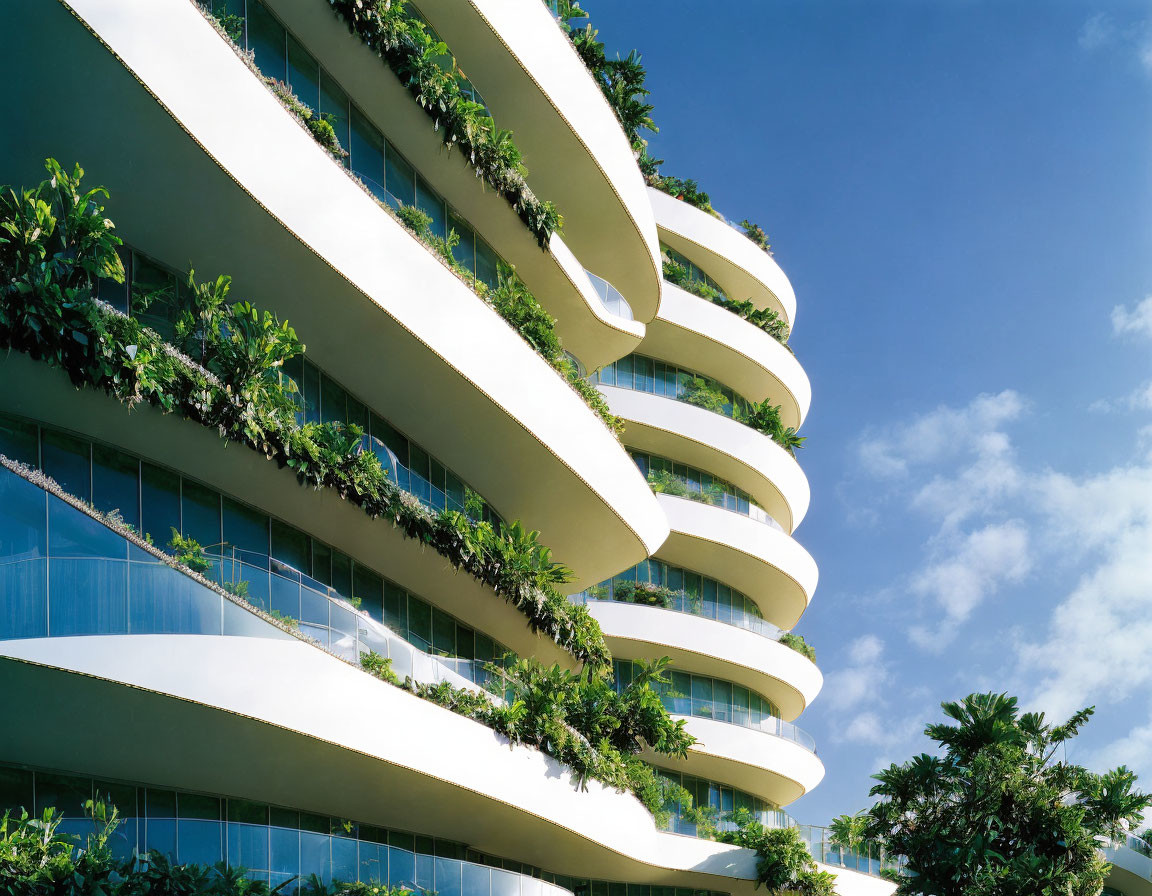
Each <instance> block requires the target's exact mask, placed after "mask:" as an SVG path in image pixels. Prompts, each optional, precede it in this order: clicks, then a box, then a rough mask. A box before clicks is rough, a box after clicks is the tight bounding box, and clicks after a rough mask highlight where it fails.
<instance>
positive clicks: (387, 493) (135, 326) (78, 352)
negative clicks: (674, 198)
mask: <svg viewBox="0 0 1152 896" xmlns="http://www.w3.org/2000/svg"><path fill="white" fill-rule="evenodd" d="M46 167H47V168H48V170H49V172H50V174H51V175H52V176H51V178H50V179H49V180H47V181H45V182H43V183H41V184H40V185H39V186H38V187H36V188H34V189H31V190H23V191H21V192H19V193H17V192H16V191H15V190H12V189H10V188H3V189H2V190H0V285H2V289H0V349H12V350H16V351H20V352H23V353H25V354H28V355H29V356H30V357H32V358H33V359H35V360H40V361H43V362H45V363H46V364H48V365H49V366H52V367H57V368H60V369H62V370H64V371H65V372H67V374H68V377H69V379H70V380H71V382H72V383H73V385H75V386H76V387H77V388H80V387H84V386H90V387H92V388H96V389H99V390H101V391H103V392H105V393H107V394H108V395H110V396H112V397H114V398H116V399H117V400H119V401H121V402H122V403H124V404H125V405H127V406H128V407H134V406H135V405H137V404H140V403H147V404H150V405H153V406H155V407H157V408H159V409H160V410H161V411H163V412H165V413H176V414H180V415H182V416H183V417H185V418H186V419H189V420H192V421H195V422H197V423H200V424H202V425H204V426H207V427H209V428H211V429H214V430H216V431H217V432H219V434H220V435H221V437H223V438H225V439H228V440H231V441H235V442H239V443H242V444H245V445H248V446H249V447H250V448H252V449H254V450H256V451H258V452H260V453H261V454H262V455H264V456H265V457H266V458H268V459H270V460H272V461H274V462H276V463H277V464H278V465H280V466H287V467H289V468H290V469H291V470H292V471H293V472H294V473H295V474H296V478H297V480H298V481H299V482H300V483H301V484H302V485H307V486H309V487H313V488H331V489H333V490H334V491H336V493H337V494H339V495H340V496H341V497H342V498H344V499H346V500H349V501H351V502H353V503H355V504H357V505H358V506H360V507H361V508H362V509H363V510H364V512H365V513H366V514H367V515H368V516H370V517H372V518H383V519H386V520H388V521H389V522H391V524H392V525H393V526H396V527H398V528H399V529H400V530H401V531H402V532H403V534H404V535H405V536H407V537H408V538H412V539H415V540H417V541H419V542H420V543H422V544H425V545H428V546H429V547H431V548H432V549H433V550H436V551H438V552H439V553H440V554H442V555H443V556H444V557H446V558H447V559H448V560H449V561H450V562H452V563H453V564H454V565H455V566H456V567H457V568H458V569H463V570H465V571H466V572H467V573H468V574H469V575H471V576H473V577H474V578H476V579H477V580H478V581H480V582H482V583H484V584H485V585H487V586H489V587H490V588H492V589H493V590H494V591H495V592H496V594H498V595H500V596H501V597H502V598H504V599H505V600H507V601H509V602H510V603H512V604H513V605H514V606H515V607H517V608H518V609H519V610H520V611H521V612H523V613H524V615H525V617H526V618H527V620H528V624H529V626H530V627H531V628H532V630H533V631H537V632H541V633H544V634H545V635H547V636H548V637H550V638H552V639H553V640H555V641H556V642H557V643H558V644H560V645H562V646H563V647H565V649H568V650H570V651H571V652H572V654H573V655H574V656H576V657H577V658H578V659H581V660H584V661H588V662H591V663H596V664H601V665H602V664H604V663H606V662H608V660H609V654H608V650H607V647H606V646H605V644H604V639H603V635H602V634H601V632H600V628H599V626H598V625H597V624H596V622H595V620H594V619H592V617H591V615H590V614H589V613H588V610H587V608H586V607H581V606H574V605H572V604H570V603H569V602H568V601H567V599H566V597H565V595H564V594H562V593H561V592H560V591H559V590H558V588H557V586H558V585H560V584H563V583H564V582H565V581H567V578H568V576H569V573H568V571H567V570H566V569H565V568H564V567H562V566H560V565H559V564H555V563H553V562H552V561H551V559H550V558H551V555H550V553H549V552H548V550H547V548H545V547H543V546H542V545H540V544H539V541H538V533H535V532H529V531H526V530H524V528H523V527H522V526H520V525H519V524H516V523H513V524H511V525H509V526H504V527H502V528H501V529H500V530H499V531H496V530H494V529H493V527H492V526H491V525H490V524H488V523H484V522H474V521H473V520H470V519H469V518H468V517H466V516H465V515H464V514H461V513H456V512H452V511H444V512H441V513H439V514H435V513H432V512H431V511H429V510H427V509H426V508H425V507H423V506H422V505H421V504H420V503H419V502H418V501H416V500H415V499H414V498H413V497H412V496H410V495H407V494H406V493H404V492H403V491H401V490H400V488H399V487H398V486H397V485H396V484H395V483H392V482H391V481H389V479H388V477H387V474H386V473H385V472H384V469H383V468H382V467H381V465H380V461H379V460H378V459H377V457H376V455H375V454H373V453H371V452H366V451H363V450H362V436H363V433H362V432H361V431H360V429H359V428H358V427H355V426H341V425H339V424H331V423H313V422H309V423H304V424H299V423H298V422H297V420H296V413H295V411H296V406H295V403H294V401H293V397H292V395H291V393H290V392H289V391H287V390H286V389H285V387H284V386H283V385H282V384H281V382H280V378H279V377H278V376H277V373H278V365H280V364H282V363H283V362H284V361H285V360H288V359H289V358H291V357H292V356H293V355H294V354H295V353H296V352H298V351H300V350H301V349H302V346H300V344H299V342H298V341H297V340H296V338H295V334H294V333H293V332H292V331H291V328H290V327H288V325H287V324H286V323H280V322H278V321H277V320H276V319H275V317H273V316H272V315H271V314H269V313H268V312H263V313H260V312H259V311H257V309H255V308H253V307H252V306H251V305H247V304H246V303H236V304H234V305H232V306H230V309H231V310H229V311H228V312H227V314H228V315H230V316H228V317H226V318H220V320H224V321H225V322H226V323H225V325H226V328H227V330H228V332H221V333H215V332H213V333H210V334H204V333H198V328H199V327H201V326H203V325H206V324H205V322H206V321H209V320H216V319H217V318H216V317H214V315H218V314H221V313H223V312H222V311H220V309H216V310H214V311H213V310H209V311H205V309H204V308H203V307H202V306H203V304H204V303H206V302H215V301H216V300H217V299H218V298H219V297H220V295H221V294H222V293H223V292H224V286H225V284H223V283H220V282H219V281H217V283H216V284H215V285H213V286H211V287H210V288H209V289H206V290H200V289H199V288H197V289H195V290H193V291H192V292H193V308H194V310H195V309H199V310H198V311H196V313H195V314H193V320H192V322H190V323H188V324H187V326H185V327H183V328H182V333H183V336H182V337H181V338H182V339H184V340H187V342H186V343H184V344H185V345H187V347H189V348H190V349H192V350H193V351H195V350H197V349H199V350H201V351H203V352H205V354H204V360H205V364H198V363H197V362H195V361H194V360H192V359H191V358H189V357H188V356H187V355H186V354H184V353H183V352H181V351H179V350H177V349H176V348H175V347H173V346H172V345H169V344H168V343H165V342H164V341H163V340H162V339H161V338H160V337H159V336H158V335H157V334H156V333H155V332H154V331H152V330H149V329H147V328H146V327H144V326H142V325H141V323H140V322H139V320H138V319H136V318H133V317H129V316H128V315H125V314H122V313H121V312H118V311H116V310H115V309H113V308H111V307H109V306H108V305H105V304H103V303H101V302H99V301H97V300H95V299H94V298H93V296H94V291H95V285H96V280H97V278H108V279H112V280H115V281H117V282H121V283H122V282H123V281H124V269H123V267H122V265H121V263H120V260H119V256H118V255H117V254H116V247H117V246H119V245H120V240H119V239H118V238H117V237H116V236H115V235H114V233H113V225H112V222H111V221H110V220H108V219H107V218H106V217H105V216H104V214H103V209H102V208H101V207H100V205H99V204H98V203H97V202H96V198H97V197H98V196H100V195H102V194H103V195H106V193H104V191H102V190H99V189H97V190H92V191H88V192H87V193H81V192H80V180H81V178H82V175H83V172H82V171H81V169H80V168H79V167H77V168H75V169H74V171H73V173H72V174H67V173H66V172H64V171H63V170H62V169H61V168H60V166H59V165H58V164H57V163H56V162H55V161H53V160H48V162H47V163H46ZM214 371H218V372H214Z"/></svg>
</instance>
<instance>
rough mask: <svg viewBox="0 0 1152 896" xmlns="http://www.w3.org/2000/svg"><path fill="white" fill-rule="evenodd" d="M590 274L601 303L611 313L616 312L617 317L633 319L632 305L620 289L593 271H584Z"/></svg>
mask: <svg viewBox="0 0 1152 896" xmlns="http://www.w3.org/2000/svg"><path fill="white" fill-rule="evenodd" d="M584 273H585V274H587V275H588V279H589V280H590V281H592V288H593V289H594V290H595V291H596V295H597V296H599V297H600V304H601V305H603V306H604V307H605V308H606V309H607V311H608V313H609V314H614V315H616V316H617V317H622V318H624V319H625V320H632V319H633V317H632V306H631V305H629V304H628V301H627V299H625V298H624V296H622V295H620V291H619V290H618V289H616V287H615V286H613V285H612V284H611V283H609V282H608V281H607V280H605V279H604V278H603V277H598V276H596V275H595V274H593V273H592V272H591V271H588V270H586V271H584Z"/></svg>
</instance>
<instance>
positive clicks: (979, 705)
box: [864, 693, 1152, 896]
mask: <svg viewBox="0 0 1152 896" xmlns="http://www.w3.org/2000/svg"><path fill="white" fill-rule="evenodd" d="M942 708H943V710H944V714H945V716H947V717H948V719H950V720H952V721H953V722H955V723H956V724H948V723H938V724H932V725H928V726H927V727H926V728H925V730H924V733H925V735H926V736H927V737H928V738H930V739H931V740H933V741H935V742H936V744H938V745H939V747H940V748H941V755H938V756H930V755H927V754H922V755H920V756H915V757H913V758H912V759H910V760H909V761H908V762H905V763H903V764H899V765H898V764H892V765H890V766H889V767H888V768H886V769H884V770H882V771H881V772H879V773H878V774H876V775H874V777H875V779H876V781H877V783H876V785H875V786H874V787H873V788H872V791H871V795H872V796H874V797H879V801H878V802H877V803H876V804H875V805H874V806H873V807H872V808H871V809H869V810H868V813H867V817H868V824H867V826H866V828H865V831H864V837H865V839H867V840H870V841H876V842H879V843H881V844H882V845H883V846H884V847H885V848H886V849H887V851H888V852H889V853H891V854H893V855H898V856H902V857H903V858H904V860H905V866H904V870H903V873H902V874H901V876H900V877H899V882H898V885H897V888H896V892H897V893H898V894H900V896H913V894H916V896H928V894H934V896H935V894H942V893H964V894H966V893H1075V894H1081V893H1083V894H1091V893H1099V892H1100V888H1101V886H1102V885H1103V883H1104V878H1105V875H1106V874H1107V872H1108V863H1107V862H1105V861H1104V860H1103V858H1101V856H1100V855H1099V852H1098V845H1099V841H1100V840H1101V839H1112V840H1114V839H1116V838H1118V837H1121V836H1123V831H1124V829H1126V828H1129V827H1131V826H1132V825H1134V824H1135V823H1136V822H1137V821H1138V820H1139V819H1140V816H1141V814H1142V813H1143V812H1144V811H1146V810H1147V809H1148V808H1149V806H1150V805H1152V796H1150V795H1148V794H1145V793H1141V792H1140V791H1138V790H1136V789H1135V784H1136V775H1135V773H1133V772H1132V771H1130V770H1129V769H1127V768H1125V767H1123V766H1121V767H1119V768H1116V769H1112V770H1111V771H1107V772H1104V773H1103V774H1096V773H1093V772H1090V771H1088V770H1087V769H1085V768H1084V767H1082V766H1079V765H1074V764H1072V763H1069V762H1068V761H1067V759H1066V758H1057V757H1058V756H1059V757H1064V756H1066V752H1065V751H1066V750H1067V745H1068V743H1069V742H1070V741H1071V740H1072V739H1073V738H1075V737H1076V735H1077V734H1079V733H1080V730H1081V729H1082V728H1083V727H1084V725H1085V724H1086V723H1087V722H1088V720H1089V719H1090V718H1091V716H1092V713H1093V709H1092V708H1091V707H1089V708H1087V709H1082V710H1080V711H1079V712H1077V713H1075V714H1074V715H1073V716H1072V717H1071V718H1069V719H1068V720H1067V721H1066V722H1063V723H1061V724H1057V725H1053V724H1049V723H1047V722H1046V721H1045V718H1044V714H1043V713H1021V712H1020V711H1019V707H1018V705H1017V701H1016V698H1015V697H1010V696H1008V695H1007V694H992V693H988V694H970V695H969V696H967V697H965V698H964V699H963V700H961V701H959V702H954V703H944V704H942Z"/></svg>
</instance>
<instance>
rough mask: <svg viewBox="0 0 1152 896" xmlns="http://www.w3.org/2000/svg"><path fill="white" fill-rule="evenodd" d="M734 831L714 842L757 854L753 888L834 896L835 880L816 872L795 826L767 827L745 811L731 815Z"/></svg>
mask: <svg viewBox="0 0 1152 896" xmlns="http://www.w3.org/2000/svg"><path fill="white" fill-rule="evenodd" d="M731 820H732V822H733V823H734V824H735V825H736V829H735V830H733V831H721V832H719V833H718V834H717V835H716V839H717V840H719V841H720V842H722V843H734V844H736V845H737V846H743V847H744V848H745V849H750V850H752V851H753V852H755V853H756V886H757V887H759V886H761V885H763V886H764V888H765V889H766V890H767V891H768V892H769V893H773V894H785V893H795V894H800V896H835V894H836V891H835V889H834V885H835V881H836V878H835V876H834V875H832V874H829V873H828V872H827V871H817V870H816V863H815V862H813V861H812V855H811V854H810V853H809V852H808V846H807V844H806V843H805V842H804V840H803V838H802V837H801V836H800V832H799V831H798V830H797V829H796V828H794V827H786V828H769V827H766V826H765V825H764V824H762V823H761V822H759V821H757V820H756V819H755V818H754V817H753V816H752V814H751V813H750V812H749V811H748V810H747V809H737V810H736V811H735V812H733V813H732V816H731Z"/></svg>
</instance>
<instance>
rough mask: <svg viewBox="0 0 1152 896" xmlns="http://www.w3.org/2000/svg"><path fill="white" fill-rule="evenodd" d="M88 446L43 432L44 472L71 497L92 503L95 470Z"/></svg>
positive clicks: (72, 438)
mask: <svg viewBox="0 0 1152 896" xmlns="http://www.w3.org/2000/svg"><path fill="white" fill-rule="evenodd" d="M88 449H89V443H88V442H86V441H84V440H83V439H77V438H75V437H74V436H69V435H65V434H64V433H62V432H54V431H53V430H50V429H46V430H44V444H43V454H44V462H43V468H44V472H45V473H46V474H47V475H49V476H51V477H52V478H53V479H55V480H56V482H57V484H58V485H59V486H60V487H61V488H62V489H64V491H66V492H67V493H68V494H70V495H73V496H75V497H77V498H79V499H80V500H81V501H90V500H92V467H91V463H90V460H91V459H90V457H89V453H88Z"/></svg>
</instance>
